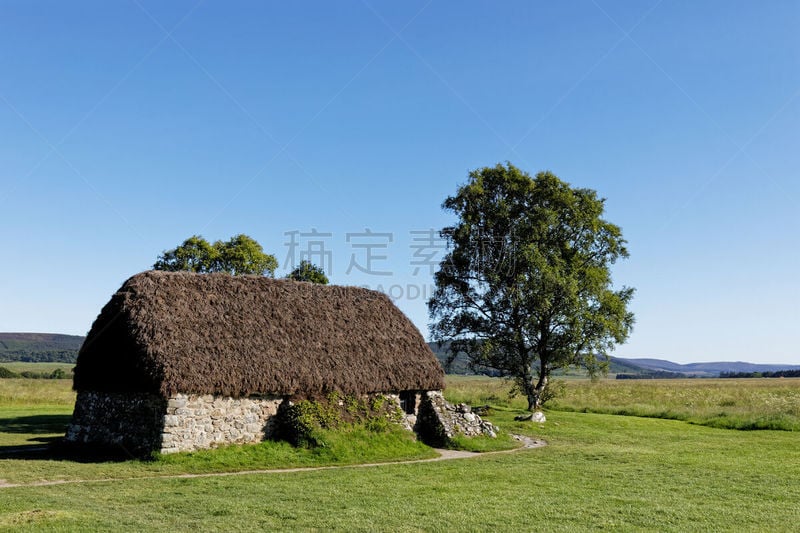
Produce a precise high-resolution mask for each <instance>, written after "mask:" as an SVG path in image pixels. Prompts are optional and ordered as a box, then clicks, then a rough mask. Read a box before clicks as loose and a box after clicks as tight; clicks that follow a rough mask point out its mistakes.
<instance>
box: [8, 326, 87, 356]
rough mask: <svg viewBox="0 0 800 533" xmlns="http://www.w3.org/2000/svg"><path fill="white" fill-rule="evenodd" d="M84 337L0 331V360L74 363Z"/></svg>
mask: <svg viewBox="0 0 800 533" xmlns="http://www.w3.org/2000/svg"><path fill="white" fill-rule="evenodd" d="M83 340H84V337H80V336H77V335H58V334H53V333H0V362H11V361H24V362H30V363H39V362H62V363H74V362H75V361H76V360H77V358H78V350H79V349H80V347H81V344H83Z"/></svg>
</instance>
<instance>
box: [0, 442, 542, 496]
mask: <svg viewBox="0 0 800 533" xmlns="http://www.w3.org/2000/svg"><path fill="white" fill-rule="evenodd" d="M512 437H513V438H514V439H515V440H518V441H519V442H521V443H522V446H520V447H519V448H513V449H511V450H502V451H499V452H484V453H477V452H465V451H461V450H443V449H440V448H437V449H436V451H437V452H438V454H439V455H438V456H437V457H431V458H429V459H412V460H409V461H395V462H386V463H362V464H356V465H330V466H310V467H308V466H306V467H297V468H272V469H266V470H241V471H237V472H209V473H206V474H168V475H163V476H157V475H156V476H141V477H129V478H101V479H64V480H55V481H33V482H31V483H8V482H6V480H5V479H0V489H10V488H15V487H46V486H49V485H68V484H73V483H96V482H103V481H134V480H139V479H187V478H198V477H226V476H248V475H258V474H289V473H292V472H318V471H321V470H341V469H344V468H373V467H377V466H390V465H410V464H416V463H433V462H436V461H449V460H451V459H469V458H472V457H480V456H485V455H496V454H500V453H514V452H518V451H520V450H527V449H531V448H541V447H542V446H546V445H547V443H546V442H545V441H543V440H538V439H533V438H531V437H525V436H523V435H512Z"/></svg>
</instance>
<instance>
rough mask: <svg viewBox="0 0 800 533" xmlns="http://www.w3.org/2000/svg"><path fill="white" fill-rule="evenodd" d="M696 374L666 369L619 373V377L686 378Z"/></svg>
mask: <svg viewBox="0 0 800 533" xmlns="http://www.w3.org/2000/svg"><path fill="white" fill-rule="evenodd" d="M694 377H696V376H692V375H688V374H681V373H680V372H667V371H666V370H654V371H652V372H643V373H641V374H617V379H686V378H694Z"/></svg>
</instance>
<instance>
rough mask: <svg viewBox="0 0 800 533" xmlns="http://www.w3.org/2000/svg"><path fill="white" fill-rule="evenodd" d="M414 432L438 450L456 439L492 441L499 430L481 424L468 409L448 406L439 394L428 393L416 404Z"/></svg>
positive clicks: (488, 424) (495, 427)
mask: <svg viewBox="0 0 800 533" xmlns="http://www.w3.org/2000/svg"><path fill="white" fill-rule="evenodd" d="M416 422H417V423H416V426H415V428H414V429H415V431H416V432H417V433H418V434H419V436H420V438H421V439H422V440H423V441H424V442H426V443H428V444H430V445H433V446H442V445H444V444H446V443H447V441H448V440H449V439H452V438H453V437H454V436H456V435H464V436H467V437H475V436H477V435H486V436H489V437H496V436H497V432H498V431H499V429H500V428H498V427H497V426H494V425H492V423H491V422H488V421H484V420H482V419H481V417H480V416H478V415H477V414H475V413H473V412H472V409H471V408H470V406H469V405H466V404H463V403H462V404H458V405H453V404H451V403H448V402H447V401H446V400H445V399H444V396H443V395H442V393H441V392H440V391H428V392H426V393H424V394H423V395H422V399H421V402H420V404H419V409H418V414H417V419H416Z"/></svg>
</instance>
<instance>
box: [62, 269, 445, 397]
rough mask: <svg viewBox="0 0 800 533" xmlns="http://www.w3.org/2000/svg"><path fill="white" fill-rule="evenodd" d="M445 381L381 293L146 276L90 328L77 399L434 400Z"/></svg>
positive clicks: (133, 281)
mask: <svg viewBox="0 0 800 533" xmlns="http://www.w3.org/2000/svg"><path fill="white" fill-rule="evenodd" d="M443 386H444V373H443V372H442V368H441V366H440V365H439V363H438V361H437V360H436V357H435V356H434V355H433V353H432V352H431V350H430V348H429V347H428V345H427V344H426V343H425V341H424V339H423V338H422V335H420V333H419V331H418V330H417V329H416V328H415V327H414V325H413V324H412V323H411V321H410V320H408V318H407V317H406V316H405V315H404V314H403V313H402V312H401V311H400V310H399V309H397V307H395V306H394V304H392V302H391V301H390V300H389V298H388V297H387V296H386V295H384V294H381V293H379V292H375V291H370V290H367V289H361V288H357V287H339V286H324V285H314V284H311V283H305V282H297V281H290V280H275V279H270V278H264V277H257V276H230V275H228V274H192V273H188V272H156V271H150V272H143V273H141V274H137V275H136V276H133V277H132V278H130V279H129V280H128V281H126V282H125V283H124V284H123V286H122V288H120V290H119V291H117V293H116V294H114V296H113V297H112V298H111V301H110V302H109V303H108V304H106V306H105V307H104V308H103V310H102V312H101V313H100V316H98V318H97V320H95V322H94V324H93V325H92V329H91V331H90V332H89V335H88V336H87V338H86V341H85V342H84V344H83V347H82V348H81V351H80V353H79V355H78V362H77V366H76V368H75V381H74V387H75V390H78V391H83V390H94V391H104V392H155V393H159V394H161V395H162V396H164V397H168V396H170V395H173V394H175V393H177V392H183V393H195V394H220V395H224V396H232V397H241V396H248V395H252V394H280V395H289V396H313V395H318V394H322V393H326V392H330V391H339V392H342V393H345V394H361V393H370V392H388V391H402V390H435V389H441V388H443Z"/></svg>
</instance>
